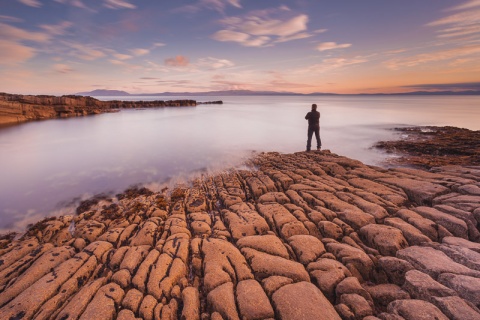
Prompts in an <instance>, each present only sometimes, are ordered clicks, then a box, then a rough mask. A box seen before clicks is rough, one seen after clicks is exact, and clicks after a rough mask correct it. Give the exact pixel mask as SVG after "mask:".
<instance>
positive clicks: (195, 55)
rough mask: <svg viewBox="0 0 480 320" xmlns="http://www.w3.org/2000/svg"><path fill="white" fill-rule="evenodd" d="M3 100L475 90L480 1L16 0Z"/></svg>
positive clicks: (0, 45) (7, 4)
mask: <svg viewBox="0 0 480 320" xmlns="http://www.w3.org/2000/svg"><path fill="white" fill-rule="evenodd" d="M0 72H1V74H2V81H1V85H0V91H2V92H10V93H24V94H72V93H75V92H79V91H90V90H94V89H112V90H124V91H127V92H130V93H158V92H166V91H170V92H187V91H188V92H205V91H214V90H239V89H240V90H258V91H260V90H261V91H289V92H299V93H312V92H332V93H379V92H386V93H390V92H407V91H413V90H427V91H435V90H453V91H455V90H465V89H469V88H471V89H472V90H479V87H480V1H478V0H469V1H458V0H422V1H413V0H408V1H385V0H365V1H358V0H349V1H324V0H318V1H317V0H316V1H313V0H288V1H271V0H268V1H247V0H194V1H145V0H138V1H134V0H9V1H2V2H1V3H0Z"/></svg>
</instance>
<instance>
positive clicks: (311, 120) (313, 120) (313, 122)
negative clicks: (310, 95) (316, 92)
mask: <svg viewBox="0 0 480 320" xmlns="http://www.w3.org/2000/svg"><path fill="white" fill-rule="evenodd" d="M305 119H307V120H308V133H307V137H308V140H307V151H310V148H311V147H312V135H313V133H314V132H315V138H316V139H317V150H320V148H321V147H322V140H320V112H318V111H317V105H316V104H315V103H314V104H312V111H310V112H309V113H307V115H306V116H305Z"/></svg>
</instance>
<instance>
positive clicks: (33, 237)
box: [0, 151, 480, 320]
mask: <svg viewBox="0 0 480 320" xmlns="http://www.w3.org/2000/svg"><path fill="white" fill-rule="evenodd" d="M247 165H248V166H249V167H250V170H234V169H232V170H227V171H225V172H223V173H221V174H218V175H213V176H208V175H205V176H202V177H201V178H199V179H197V180H194V181H193V182H192V184H191V186H188V187H187V186H185V187H177V188H175V189H173V190H163V191H162V192H152V191H150V190H148V189H144V188H143V189H131V190H127V191H126V192H124V193H122V194H120V195H117V197H115V198H107V199H101V200H99V201H90V202H87V203H84V204H83V205H82V206H81V207H79V210H78V215H75V216H63V217H52V218H47V219H45V220H43V221H40V222H39V223H37V224H36V225H35V226H33V227H32V228H30V229H29V231H28V232H27V233H26V234H25V235H23V237H22V238H21V239H18V240H14V239H12V238H9V237H5V238H4V239H2V240H0V318H2V319H93V318H98V319H100V318H101V319H135V318H143V319H196V320H198V319H215V320H216V319H365V320H375V319H382V320H388V319H406V320H414V319H419V317H420V315H421V317H422V318H427V315H428V318H429V319H430V318H435V319H478V318H479V317H480V311H479V309H478V308H479V307H480V302H479V301H480V289H479V288H480V228H479V227H480V166H474V165H463V166H460V165H445V166H439V167H434V168H432V169H431V170H429V171H426V170H421V169H413V168H390V169H384V168H380V167H375V166H367V165H365V164H363V163H361V162H359V161H357V160H352V159H349V158H346V157H342V156H338V155H335V154H332V153H330V152H328V151H312V152H299V153H294V154H279V153H274V152H272V153H262V154H259V155H258V156H256V157H254V158H252V159H251V160H249V161H248V163H247Z"/></svg>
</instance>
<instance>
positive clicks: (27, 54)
mask: <svg viewBox="0 0 480 320" xmlns="http://www.w3.org/2000/svg"><path fill="white" fill-rule="evenodd" d="M49 39H50V36H49V35H48V34H46V33H43V32H31V31H27V30H23V29H20V28H17V27H14V26H11V25H9V24H6V23H0V64H3V65H14V64H18V63H21V62H24V61H26V60H28V59H30V58H32V57H33V56H34V55H35V54H36V52H37V50H36V49H34V48H32V47H31V46H29V45H26V44H25V43H24V42H37V43H46V42H47V41H48V40H49Z"/></svg>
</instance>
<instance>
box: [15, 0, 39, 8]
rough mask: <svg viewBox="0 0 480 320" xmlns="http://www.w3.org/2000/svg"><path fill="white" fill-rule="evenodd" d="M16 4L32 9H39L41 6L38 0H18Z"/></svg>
mask: <svg viewBox="0 0 480 320" xmlns="http://www.w3.org/2000/svg"><path fill="white" fill-rule="evenodd" d="M18 2H21V3H23V4H24V5H26V6H29V7H34V8H40V7H41V6H42V3H41V2H40V1H38V0H18Z"/></svg>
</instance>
